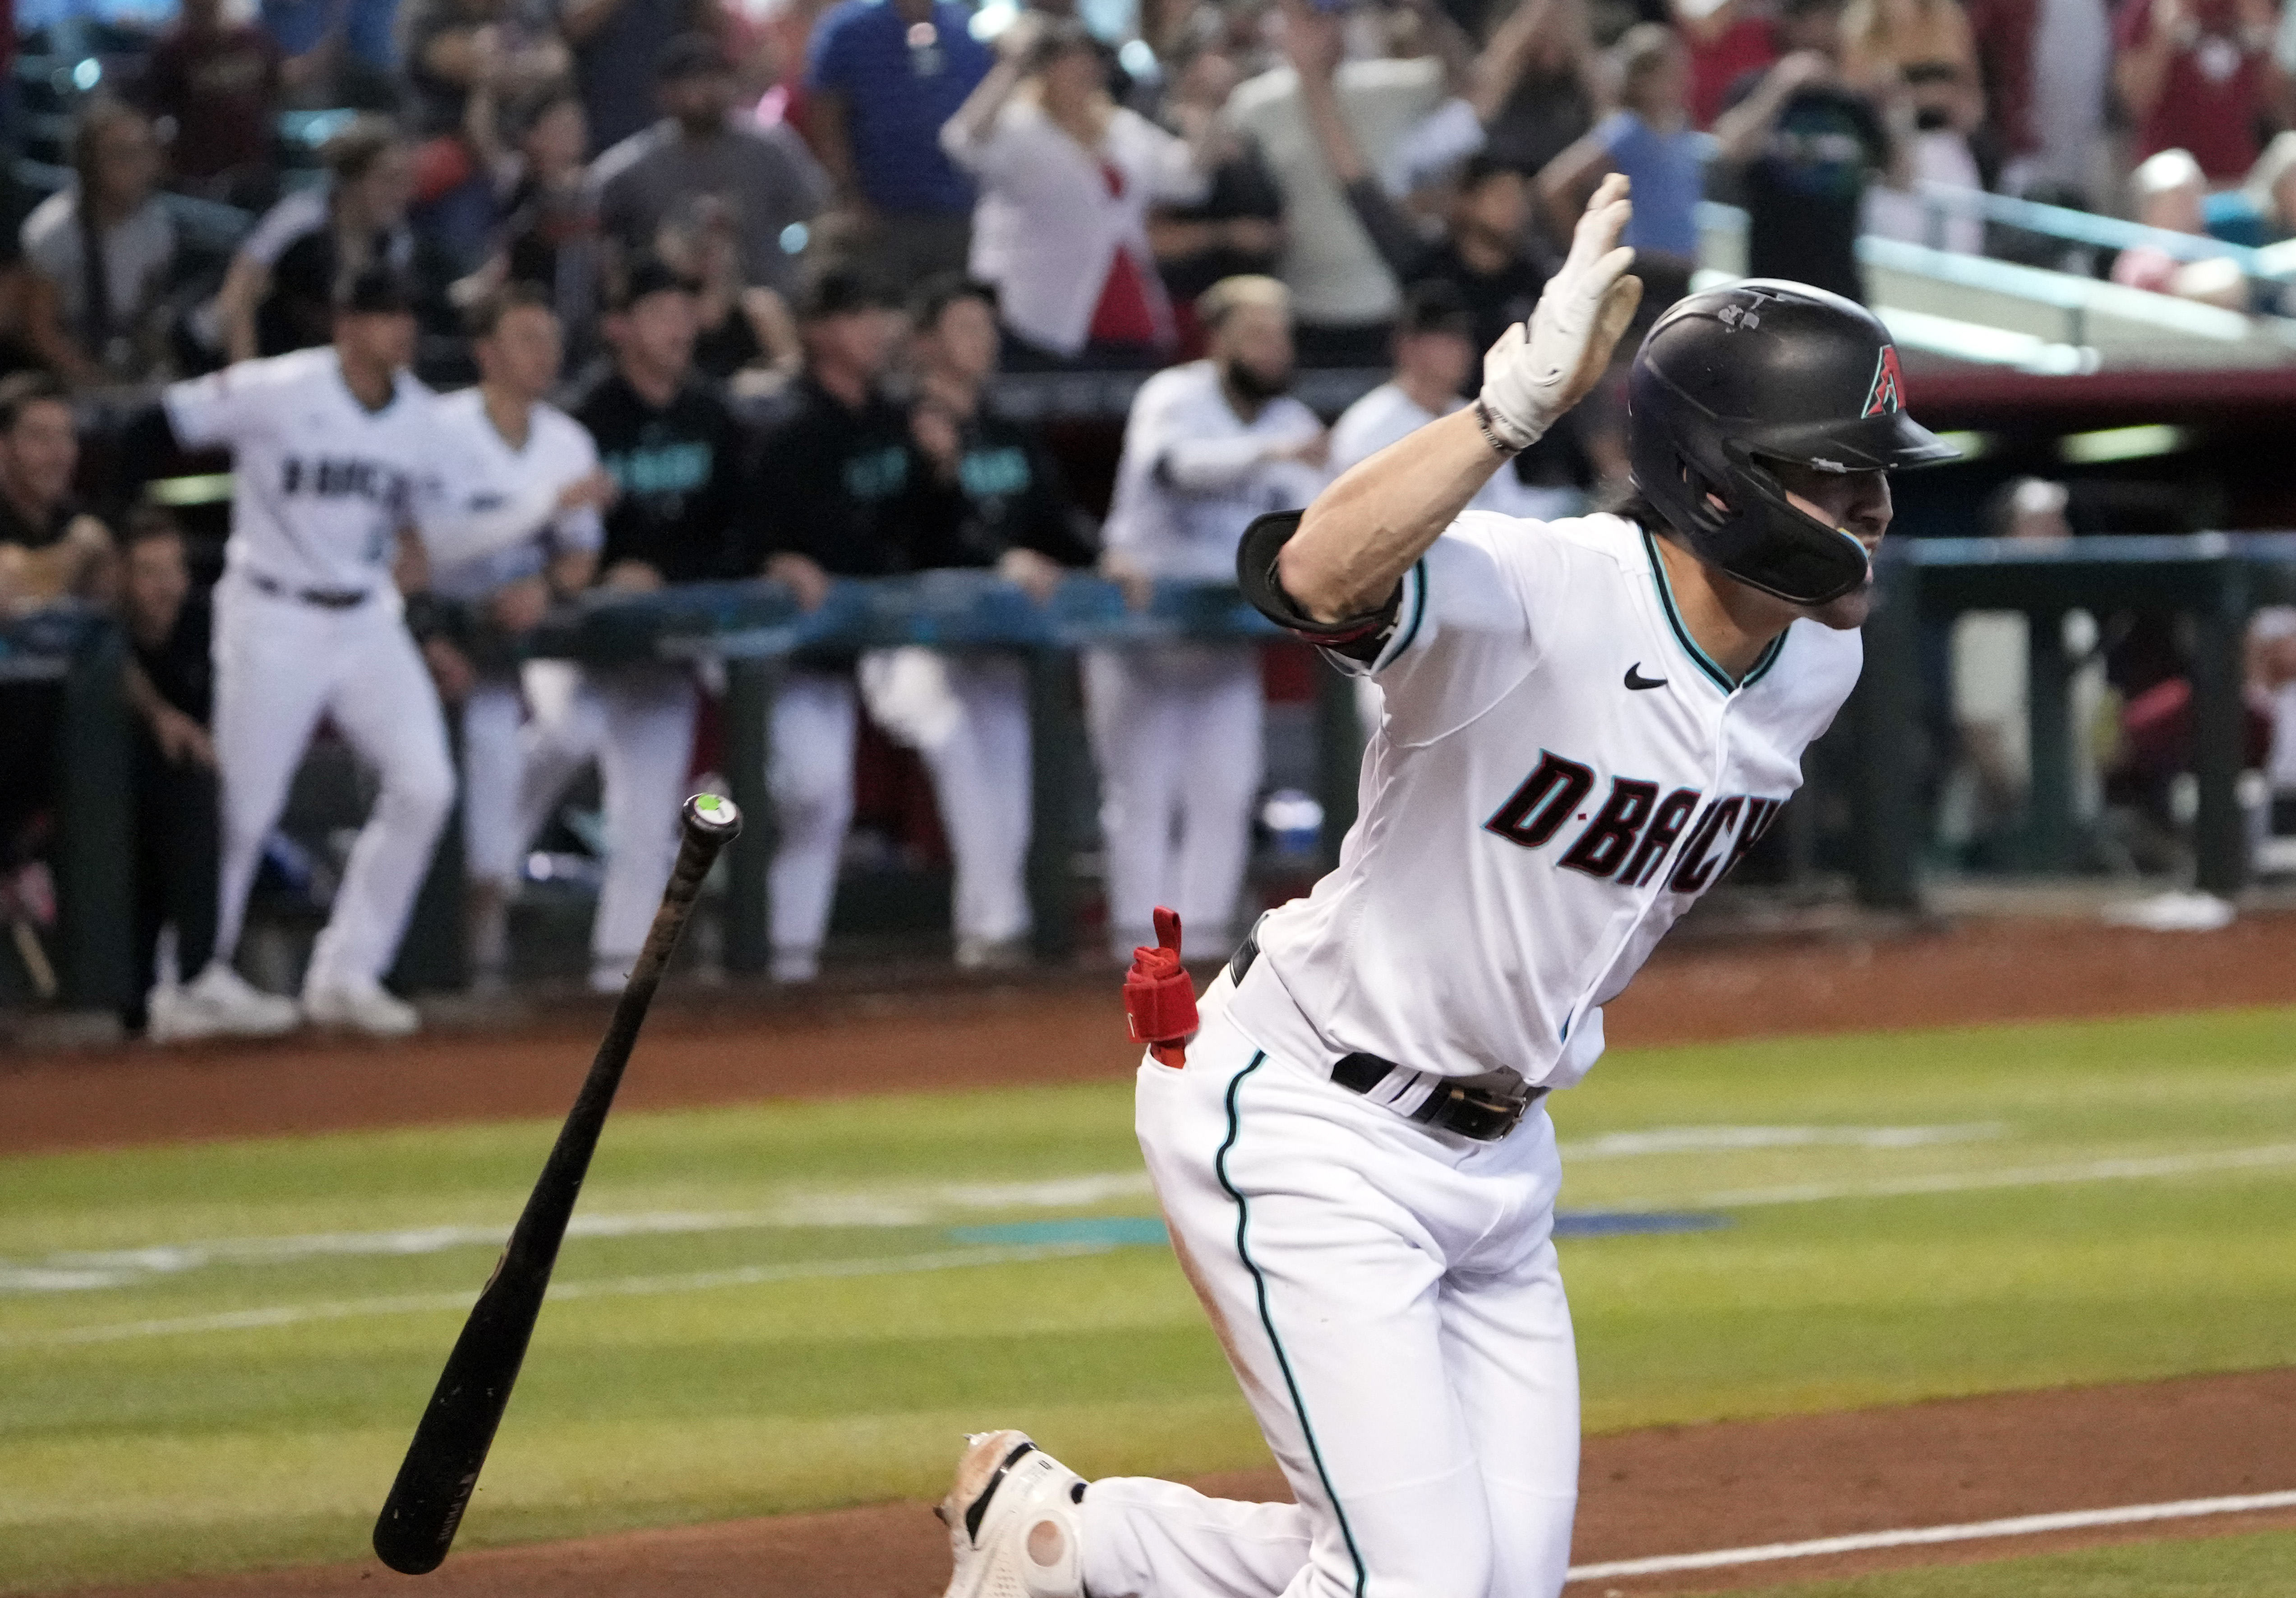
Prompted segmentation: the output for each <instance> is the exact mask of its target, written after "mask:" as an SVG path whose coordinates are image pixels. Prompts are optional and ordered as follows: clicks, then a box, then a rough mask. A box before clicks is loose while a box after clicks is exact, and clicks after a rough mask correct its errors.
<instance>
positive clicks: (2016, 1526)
mask: <svg viewBox="0 0 2296 1598" xmlns="http://www.w3.org/2000/svg"><path fill="white" fill-rule="evenodd" d="M2267 1509H2296V1492H2285V1493H2245V1494H2242V1495H2240V1496H2235V1497H2230V1498H2183V1499H2178V1500H2177V1501H2176V1502H2174V1503H2170V1504H2127V1505H2124V1506H2122V1507H2121V1508H2119V1509H2076V1510H2068V1511H2065V1512H2062V1513H2059V1514H2049V1515H2016V1516H2013V1517H2011V1518H2010V1519H2008V1520H1974V1521H1971V1522H1970V1523H1969V1524H1967V1525H1964V1526H1915V1527H1908V1528H1905V1529H1903V1530H1899V1531H1866V1532H1859V1533H1857V1534H1856V1535H1854V1536H1850V1537H1814V1538H1812V1539H1811V1540H1810V1541H1808V1542H1806V1543H1764V1544H1761V1545H1758V1546H1755V1547H1751V1548H1718V1549H1715V1550H1713V1551H1712V1552H1711V1553H1662V1554H1659V1555H1657V1556H1656V1557H1655V1558H1652V1559H1616V1560H1610V1561H1604V1562H1603V1563H1601V1564H1594V1565H1573V1566H1571V1567H1570V1571H1569V1572H1568V1574H1567V1575H1566V1577H1565V1579H1566V1580H1569V1581H1601V1580H1604V1579H1606V1578H1607V1579H1616V1578H1620V1577H1622V1576H1665V1575H1669V1574H1672V1573H1673V1572H1676V1571H1680V1570H1714V1569H1723V1568H1725V1567H1726V1566H1730V1565H1759V1564H1765V1563H1767V1562H1768V1561H1772V1560H1786V1559H1816V1558H1818V1557H1820V1556H1822V1555H1825V1554H1829V1553H1868V1552H1871V1551H1873V1550H1874V1549H1880V1548H1916V1547H1921V1546H1923V1545H1927V1544H1932V1543H1973V1542H1979V1541H1981V1540H1983V1539H1985V1538H1988V1537H2038V1536H2039V1535H2041V1534H2043V1533H2045V1532H2051V1531H2079V1530H2082V1529H2084V1528H2089V1527H2095V1526H2135V1525H2140V1524H2142V1523H2144V1522H2145V1521H2148V1520H2194V1519H2198V1518H2200V1517H2202V1516H2206V1515H2240V1514H2250V1513H2252V1512H2256V1511H2258V1510H2267Z"/></svg>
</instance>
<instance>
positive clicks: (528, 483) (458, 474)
mask: <svg viewBox="0 0 2296 1598" xmlns="http://www.w3.org/2000/svg"><path fill="white" fill-rule="evenodd" d="M466 328H467V331H468V332H469V333H470V336H471V353H472V354H473V355H474V356H476V357H477V359H478V364H479V382H478V385H477V386H476V387H475V388H470V389H463V390H462V391H461V392H460V393H456V394H450V395H447V396H446V397H444V398H442V399H440V400H439V405H438V413H439V430H440V449H441V455H440V458H439V463H438V475H439V481H440V483H441V485H442V496H443V497H444V498H445V500H446V502H447V505H448V507H449V508H450V509H458V510H460V511H462V512H465V513H466V514H468V515H471V516H480V515H487V514H488V513H492V516H493V520H495V523H496V527H495V529H494V534H495V536H494V537H489V538H486V539H482V540H476V541H474V540H472V539H471V538H469V537H463V539H461V540H460V541H459V542H450V541H449V540H448V539H447V538H445V537H440V536H439V535H438V534H435V533H434V534H432V535H430V536H428V537H426V538H425V540H424V543H425V545H426V547H427V549H428V553H429V554H430V592H431V594H433V595H434V596H435V597H437V598H438V599H440V600H444V601H447V602H450V603H452V604H454V605H455V606H456V607H457V608H458V610H460V611H462V612H463V614H462V615H461V616H459V617H457V618H456V620H457V621H458V622H462V623H466V624H467V625H458V626H456V627H454V628H453V629H452V632H453V636H447V635H433V636H430V637H429V638H427V639H426V640H425V641H424V652H425V653H426V654H427V655H428V656H429V657H430V661H431V665H432V668H433V669H434V670H437V671H439V673H440V680H441V681H443V682H448V683H451V684H455V686H456V687H458V688H459V689H460V690H461V692H459V693H458V694H453V695H452V697H456V698H459V700H460V701H461V705H462V729H461V730H462V745H463V749H462V753H463V875H464V877H465V878H466V879H467V881H468V883H469V896H470V897H469V901H468V906H467V914H466V920H467V925H468V928H469V932H470V950H471V970H472V972H473V974H474V977H475V979H476V980H477V982H478V983H479V985H480V986H481V987H490V986H493V985H495V984H496V983H498V982H499V981H500V980H501V979H502V978H503V976H504V969H505V967H506V965H507V963H508V959H509V954H510V950H509V940H508V937H507V916H508V909H509V902H510V897H511V893H512V889H514V888H515V887H516V886H517V883H518V879H519V860H520V856H521V854H522V853H523V852H524V850H525V848H526V845H527V841H528V839H529V834H528V833H527V832H525V831H524V829H523V821H522V819H521V814H520V783H521V778H522V775H523V774H524V772H525V768H526V758H525V753H524V750H523V745H522V737H523V723H524V721H525V701H524V699H523V697H522V696H521V692H520V688H519V671H518V666H517V663H516V661H515V660H512V659H510V658H509V655H508V652H507V651H506V650H505V649H504V644H505V643H506V642H507V641H508V640H510V639H512V638H515V637H516V636H517V635H520V634H521V633H524V632H526V631H528V630H529V629H530V628H531V627H534V626H535V625H536V624H537V623H538V622H539V621H540V620H541V619H542V618H543V615H544V613H545V611H547V610H548V609H549V606H550V602H551V601H552V600H553V598H563V597H567V596H570V595H571V594H578V593H579V592H580V591H581V590H582V589H584V588H586V587H587V586H589V584H590V579H591V578H592V577H593V576H594V573H595V570H596V567H597V562H598V548H599V545H601V544H602V543H603V541H604V537H605V534H604V530H603V528H602V527H601V525H600V523H599V520H598V508H599V506H600V505H601V504H603V503H604V502H605V501H606V500H607V499H608V498H610V497H611V495H612V492H613V479H611V478H609V477H607V476H606V475H605V473H604V472H603V471H601V470H600V469H599V466H598V451H597V448H596V447H595V446H594V444H592V442H591V440H590V433H589V430H588V429H586V428H585V427H584V426H583V425H582V424H581V423H580V422H577V421H575V420H574V419H573V418H572V417H571V416H569V415H568V414H566V413H565V412H563V411H562V410H560V409H559V408H558V407H557V406H553V405H548V404H545V403H544V401H543V396H544V395H545V394H547V393H549V392H550V390H551V389H553V388H555V387H556V386H557V383H558V367H559V356H560V350H561V348H562V346H561V340H560V333H559V327H558V317H557V315H556V313H555V312H553V310H552V309H551V307H550V301H549V299H548V297H547V296H546V295H545V294H544V293H543V292H542V291H540V290H538V289H532V288H525V287H512V288H511V289H508V290H504V291H501V292H499V293H496V294H490V295H488V296H487V297H486V298H485V299H482V300H480V302H479V303H478V304H477V305H475V306H473V307H471V312H470V315H469V316H468V317H467V319H466ZM458 530H461V531H463V532H465V533H467V531H468V530H469V529H467V528H465V529H458Z"/></svg>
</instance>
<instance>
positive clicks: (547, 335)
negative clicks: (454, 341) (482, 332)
mask: <svg viewBox="0 0 2296 1598" xmlns="http://www.w3.org/2000/svg"><path fill="white" fill-rule="evenodd" d="M473 352H474V353H475V354H476V355H477V356H478V357H479V372H480V375H481V376H483V377H484V378H485V379H486V380H487V381H488V382H490V383H493V384H495V385H496V386H497V387H500V388H504V389H509V390H510V391H511V392H512V393H513V394H516V395H519V396H520V397H522V398H525V399H529V400H535V399H539V398H541V397H543V396H544V395H545V394H547V393H549V392H550V390H551V388H552V386H553V384H555V383H556V382H557V381H558V363H559V359H560V355H561V349H560V340H559V337H558V318H557V317H555V316H552V315H551V314H550V312H549V311H548V310H547V309H545V307H541V306H538V305H521V306H513V307H511V308H510V309H509V310H507V311H504V313H503V315H502V320H500V321H499V322H496V324H495V331H494V332H492V333H489V334H488V336H487V337H485V338H483V339H481V340H479V341H478V344H477V345H476V346H475V348H474V351H473Z"/></svg>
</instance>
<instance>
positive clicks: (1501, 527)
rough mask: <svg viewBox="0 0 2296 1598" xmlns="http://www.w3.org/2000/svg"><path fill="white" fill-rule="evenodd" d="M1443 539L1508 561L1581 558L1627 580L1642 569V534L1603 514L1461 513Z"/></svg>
mask: <svg viewBox="0 0 2296 1598" xmlns="http://www.w3.org/2000/svg"><path fill="white" fill-rule="evenodd" d="M1443 537H1446V538H1450V539H1454V540H1456V541H1457V542H1459V543H1461V544H1465V545H1475V546H1477V547H1479V548H1481V549H1484V550H1487V551H1488V552H1490V553H1493V554H1497V555H1501V556H1505V557H1510V558H1516V559H1530V558H1535V557H1537V556H1539V555H1546V556H1549V557H1552V556H1554V555H1557V554H1559V555H1561V556H1562V558H1564V559H1566V560H1578V559H1584V560H1586V561H1589V562H1591V563H1593V564H1594V565H1595V566H1596V567H1597V569H1599V568H1600V567H1601V566H1603V565H1604V564H1608V565H1611V566H1614V567H1616V568H1617V569H1618V570H1620V571H1622V572H1626V573H1628V574H1631V575H1640V574H1642V573H1644V572H1645V571H1646V570H1647V569H1648V555H1647V553H1646V552H1645V551H1644V549H1643V546H1642V529H1640V528H1638V527H1636V525H1635V524H1634V523H1633V522H1632V521H1629V520H1627V519H1626V518H1625V517H1623V516H1613V515H1611V514H1610V513H1609V512H1594V513H1593V514H1590V515H1586V516H1565V517H1559V518H1557V519H1555V520H1552V521H1534V520H1529V518H1527V517H1522V516H1510V515H1508V514H1507V513H1506V512H1504V511H1462V512H1460V513H1459V515H1458V518H1457V519H1456V520H1454V521H1453V522H1452V523H1451V525H1450V527H1449V528H1448V529H1446V530H1445V532H1444V535H1443Z"/></svg>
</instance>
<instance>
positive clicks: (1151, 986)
mask: <svg viewBox="0 0 2296 1598" xmlns="http://www.w3.org/2000/svg"><path fill="white" fill-rule="evenodd" d="M1156 944H1157V947H1154V948H1152V949H1150V948H1136V949H1134V950H1133V951H1132V969H1131V970H1130V971H1127V972H1125V973H1124V1019H1125V1020H1126V1022H1127V1023H1128V1025H1129V1026H1130V1027H1131V1028H1132V1037H1133V1041H1134V1042H1136V1043H1144V1044H1146V1045H1148V1053H1149V1054H1150V1055H1151V1056H1152V1057H1153V1058H1154V1060H1155V1061H1156V1062H1157V1063H1158V1064H1159V1065H1169V1066H1170V1067H1172V1068H1173V1069H1175V1070H1177V1069H1179V1068H1180V1067H1182V1066H1184V1065H1185V1064H1187V1062H1188V1055H1187V1045H1188V1040H1189V1039H1190V1038H1191V1037H1194V1036H1195V1035H1196V985H1195V984H1194V983H1193V982H1191V981H1190V980H1188V973H1187V971H1186V970H1185V969H1184V968H1183V967H1182V966H1181V964H1180V918H1179V916H1178V915H1177V914H1174V913H1173V912H1171V911H1169V910H1167V909H1165V908H1164V907H1163V906H1157V908H1156Z"/></svg>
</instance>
